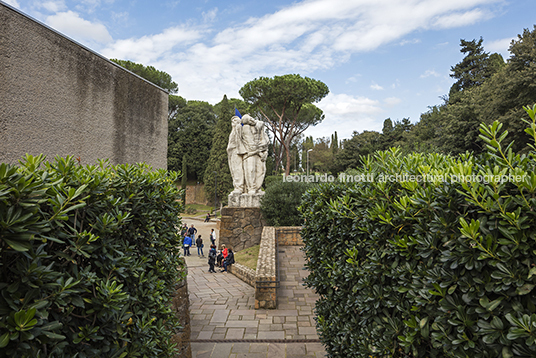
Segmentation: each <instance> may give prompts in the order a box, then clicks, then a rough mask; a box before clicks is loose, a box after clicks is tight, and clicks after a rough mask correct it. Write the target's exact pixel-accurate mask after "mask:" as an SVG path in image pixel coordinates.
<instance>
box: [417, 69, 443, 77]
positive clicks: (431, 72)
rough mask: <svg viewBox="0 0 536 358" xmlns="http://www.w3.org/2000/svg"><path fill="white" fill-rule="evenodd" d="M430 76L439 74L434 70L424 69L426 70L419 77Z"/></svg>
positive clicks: (438, 75)
mask: <svg viewBox="0 0 536 358" xmlns="http://www.w3.org/2000/svg"><path fill="white" fill-rule="evenodd" d="M430 76H433V77H441V75H440V74H439V73H437V72H436V71H435V70H426V72H424V73H423V74H422V75H421V78H426V77H430Z"/></svg>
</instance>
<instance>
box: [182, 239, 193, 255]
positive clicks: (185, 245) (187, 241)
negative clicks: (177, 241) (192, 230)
mask: <svg viewBox="0 0 536 358" xmlns="http://www.w3.org/2000/svg"><path fill="white" fill-rule="evenodd" d="M182 246H183V248H184V256H190V246H192V238H191V237H190V236H188V235H184V240H183V241H182Z"/></svg>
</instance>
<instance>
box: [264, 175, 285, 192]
mask: <svg viewBox="0 0 536 358" xmlns="http://www.w3.org/2000/svg"><path fill="white" fill-rule="evenodd" d="M282 181H283V176H282V175H267V176H266V177H265V178H264V183H263V184H264V188H265V189H267V188H268V187H270V186H271V185H272V184H274V183H279V182H282Z"/></svg>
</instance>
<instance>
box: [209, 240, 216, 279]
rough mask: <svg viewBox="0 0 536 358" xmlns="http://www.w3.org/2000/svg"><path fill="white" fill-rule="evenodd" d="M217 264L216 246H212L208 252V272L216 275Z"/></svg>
mask: <svg viewBox="0 0 536 358" xmlns="http://www.w3.org/2000/svg"><path fill="white" fill-rule="evenodd" d="M215 263H216V245H210V251H209V252H208V272H212V273H216V271H214V264H215Z"/></svg>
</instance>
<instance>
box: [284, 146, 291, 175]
mask: <svg viewBox="0 0 536 358" xmlns="http://www.w3.org/2000/svg"><path fill="white" fill-rule="evenodd" d="M285 152H287V165H286V167H285V175H290V143H289V145H288V146H285Z"/></svg>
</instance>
